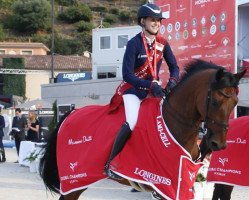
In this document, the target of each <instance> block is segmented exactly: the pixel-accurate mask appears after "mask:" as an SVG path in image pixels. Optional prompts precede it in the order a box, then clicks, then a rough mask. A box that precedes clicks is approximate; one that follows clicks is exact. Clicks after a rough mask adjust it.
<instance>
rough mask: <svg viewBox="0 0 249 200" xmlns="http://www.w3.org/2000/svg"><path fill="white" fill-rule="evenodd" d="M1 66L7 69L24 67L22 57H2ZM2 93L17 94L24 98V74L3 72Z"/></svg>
mask: <svg viewBox="0 0 249 200" xmlns="http://www.w3.org/2000/svg"><path fill="white" fill-rule="evenodd" d="M3 66H4V68H8V69H24V58H3ZM3 84H4V85H3V95H17V96H21V97H23V98H24V99H25V93H26V81H25V75H21V74H4V75H3Z"/></svg>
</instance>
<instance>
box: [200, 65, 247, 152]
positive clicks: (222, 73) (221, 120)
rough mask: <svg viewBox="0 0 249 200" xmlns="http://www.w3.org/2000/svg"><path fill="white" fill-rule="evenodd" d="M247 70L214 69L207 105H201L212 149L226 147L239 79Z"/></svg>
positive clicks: (236, 100)
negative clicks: (236, 71) (232, 71)
mask: <svg viewBox="0 0 249 200" xmlns="http://www.w3.org/2000/svg"><path fill="white" fill-rule="evenodd" d="M245 72H246V71H245V70H244V71H242V72H240V73H237V74H232V73H230V72H228V71H226V70H225V69H224V68H219V69H217V70H214V73H213V75H211V80H210V86H209V89H208V93H207V97H206V105H205V106H204V108H203V105H202V106H201V105H199V107H200V108H199V110H202V113H201V115H202V118H203V120H204V126H205V128H206V131H207V132H206V136H205V139H206V143H207V144H208V147H209V148H210V149H211V150H212V151H217V150H221V149H224V148H226V145H227V144H226V134H227V130H228V121H229V117H230V114H231V113H232V111H233V109H234V107H235V106H236V104H237V102H238V97H237V94H238V84H239V80H240V79H241V78H242V76H243V75H244V74H245Z"/></svg>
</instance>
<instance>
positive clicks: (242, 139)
mask: <svg viewBox="0 0 249 200" xmlns="http://www.w3.org/2000/svg"><path fill="white" fill-rule="evenodd" d="M248 143H249V116H244V117H239V118H237V119H232V120H230V122H229V129H228V133H227V148H226V149H225V150H222V151H217V152H213V153H212V157H211V162H210V166H209V169H208V177H207V179H208V181H210V182H215V183H224V184H228V185H240V186H249V171H248V165H249V156H248V152H249V145H248Z"/></svg>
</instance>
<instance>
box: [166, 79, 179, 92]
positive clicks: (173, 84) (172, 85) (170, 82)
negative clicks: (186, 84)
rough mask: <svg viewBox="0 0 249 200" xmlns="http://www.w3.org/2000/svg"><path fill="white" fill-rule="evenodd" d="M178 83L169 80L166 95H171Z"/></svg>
mask: <svg viewBox="0 0 249 200" xmlns="http://www.w3.org/2000/svg"><path fill="white" fill-rule="evenodd" d="M176 84H177V81H176V80H175V79H173V78H171V79H169V82H168V84H167V86H166V88H165V92H166V94H169V93H170V92H171V90H172V89H173V88H174V87H175V86H176Z"/></svg>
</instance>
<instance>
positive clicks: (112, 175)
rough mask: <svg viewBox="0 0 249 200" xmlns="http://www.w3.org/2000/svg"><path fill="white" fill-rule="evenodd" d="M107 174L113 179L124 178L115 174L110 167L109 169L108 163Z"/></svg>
mask: <svg viewBox="0 0 249 200" xmlns="http://www.w3.org/2000/svg"><path fill="white" fill-rule="evenodd" d="M105 174H106V175H107V176H108V177H109V178H111V179H116V180H122V179H123V178H122V177H121V176H119V175H117V174H115V173H114V172H112V171H111V170H110V169H109V165H106V166H105Z"/></svg>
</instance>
